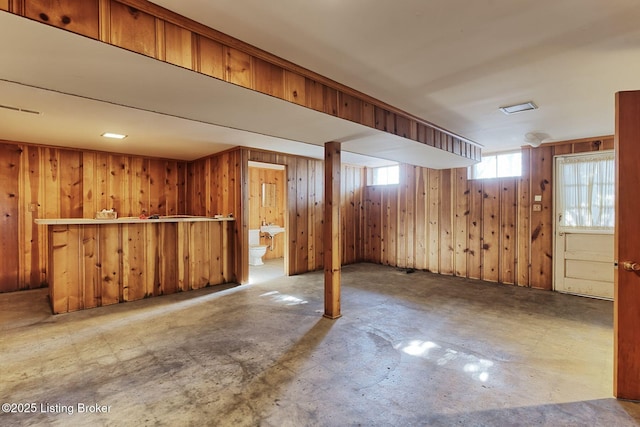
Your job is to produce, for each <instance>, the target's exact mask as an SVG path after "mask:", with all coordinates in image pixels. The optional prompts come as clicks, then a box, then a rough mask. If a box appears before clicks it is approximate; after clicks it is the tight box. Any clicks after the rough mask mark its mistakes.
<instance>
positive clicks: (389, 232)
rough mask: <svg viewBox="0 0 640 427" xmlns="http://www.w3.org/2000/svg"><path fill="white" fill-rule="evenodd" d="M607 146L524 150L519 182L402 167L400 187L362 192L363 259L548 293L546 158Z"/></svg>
mask: <svg viewBox="0 0 640 427" xmlns="http://www.w3.org/2000/svg"><path fill="white" fill-rule="evenodd" d="M611 148H613V138H612V137H601V138H590V139H584V140H574V141H565V142H560V143H556V144H552V145H545V146H542V147H538V148H530V147H525V148H523V151H522V152H523V160H522V166H523V171H522V176H521V177H520V178H502V179H487V180H468V179H467V170H466V168H463V169H453V170H430V169H426V168H420V167H414V166H409V165H402V166H401V184H400V185H397V186H371V187H366V190H365V211H366V212H365V218H366V223H367V224H366V230H367V232H366V233H365V245H364V259H365V260H367V261H370V262H376V263H381V264H386V265H392V266H397V267H400V268H417V269H426V270H430V271H433V272H436V273H441V274H453V275H456V276H461V277H469V278H474V279H482V280H488V281H493V282H500V283H509V284H517V285H520V286H531V287H534V288H540V289H548V290H550V289H551V288H552V280H553V272H552V267H553V264H552V258H553V257H552V254H553V247H552V241H553V223H552V220H553V212H552V209H553V191H552V190H553V156H555V155H560V154H568V153H579V152H586V151H596V150H605V149H611ZM535 195H541V196H542V201H541V202H540V203H538V204H540V205H541V206H540V208H541V209H540V211H534V210H533V204H534V203H533V197H534V196H535ZM536 203H537V202H536Z"/></svg>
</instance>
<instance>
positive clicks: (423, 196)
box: [413, 168, 429, 270]
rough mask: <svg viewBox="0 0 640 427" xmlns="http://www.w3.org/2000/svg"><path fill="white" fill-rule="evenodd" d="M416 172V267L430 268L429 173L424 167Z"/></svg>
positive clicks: (414, 170)
mask: <svg viewBox="0 0 640 427" xmlns="http://www.w3.org/2000/svg"><path fill="white" fill-rule="evenodd" d="M413 172H414V173H415V178H414V181H416V183H415V208H416V214H415V224H416V225H415V238H414V240H415V248H416V249H415V267H416V268H419V269H421V270H425V269H427V268H428V265H429V263H428V257H427V249H428V246H429V239H428V236H427V233H428V228H427V224H428V197H427V191H428V186H429V175H428V174H427V173H426V169H424V168H414V169H413Z"/></svg>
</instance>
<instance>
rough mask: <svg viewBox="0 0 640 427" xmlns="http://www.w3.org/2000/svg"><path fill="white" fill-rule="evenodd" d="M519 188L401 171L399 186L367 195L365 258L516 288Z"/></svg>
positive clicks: (455, 173)
mask: <svg viewBox="0 0 640 427" xmlns="http://www.w3.org/2000/svg"><path fill="white" fill-rule="evenodd" d="M517 182H518V180H517V179H515V178H510V179H491V180H473V181H472V180H467V169H466V168H460V169H445V170H432V169H426V168H420V167H415V166H409V165H402V166H401V184H400V185H397V186H370V187H367V189H366V192H365V204H366V214H365V215H366V218H367V230H368V232H367V233H366V235H365V239H366V243H365V259H366V260H367V261H371V262H376V263H381V264H386V265H393V266H397V267H400V268H414V269H424V270H429V271H432V272H435V273H441V274H447V275H456V276H461V277H469V278H475V279H483V280H489V281H499V282H503V283H517V278H516V274H515V271H516V262H517V256H516V253H517V246H516V245H517V241H518V235H517V208H518V206H517V191H516V189H517Z"/></svg>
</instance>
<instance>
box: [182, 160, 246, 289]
mask: <svg viewBox="0 0 640 427" xmlns="http://www.w3.org/2000/svg"><path fill="white" fill-rule="evenodd" d="M247 162H248V160H247V150H243V149H234V150H230V151H226V152H223V153H219V154H215V155H212V156H209V157H205V158H203V159H199V160H196V161H193V162H190V163H189V164H188V165H187V181H188V184H187V188H188V189H187V210H188V212H189V213H190V214H191V215H204V216H214V215H233V216H234V218H235V219H236V220H235V221H234V222H233V225H232V230H231V231H230V233H231V234H232V235H231V236H229V239H228V242H229V245H230V246H231V250H230V251H229V253H231V259H229V260H227V264H228V265H230V266H231V271H232V274H234V277H230V278H229V281H237V282H238V283H246V282H247V281H248V280H249V250H248V245H247V242H248V240H249V232H248V230H249V228H248V225H249V171H248V164H247ZM243 188H244V190H243ZM225 274H229V273H226V272H225Z"/></svg>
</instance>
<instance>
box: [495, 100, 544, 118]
mask: <svg viewBox="0 0 640 427" xmlns="http://www.w3.org/2000/svg"><path fill="white" fill-rule="evenodd" d="M499 109H500V111H502V112H503V113H505V114H506V115H510V114H515V113H521V112H523V111H530V110H537V109H538V106H537V105H536V104H534V103H533V101H529V102H523V103H522V104H515V105H507V106H506V107H500V108H499Z"/></svg>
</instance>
